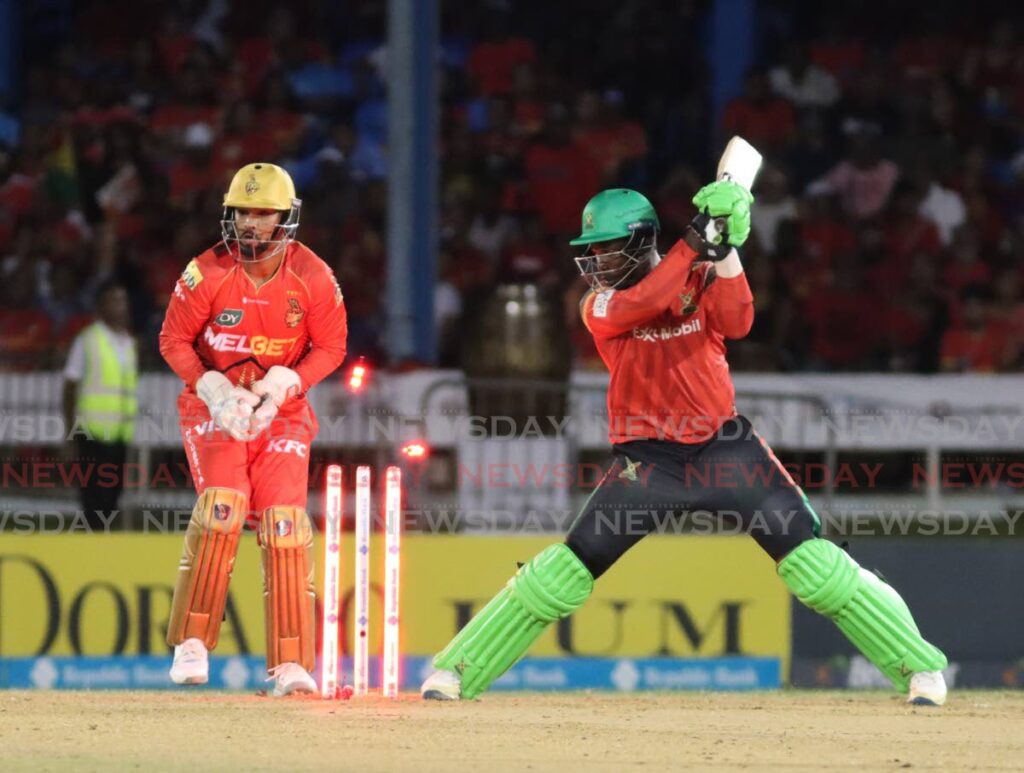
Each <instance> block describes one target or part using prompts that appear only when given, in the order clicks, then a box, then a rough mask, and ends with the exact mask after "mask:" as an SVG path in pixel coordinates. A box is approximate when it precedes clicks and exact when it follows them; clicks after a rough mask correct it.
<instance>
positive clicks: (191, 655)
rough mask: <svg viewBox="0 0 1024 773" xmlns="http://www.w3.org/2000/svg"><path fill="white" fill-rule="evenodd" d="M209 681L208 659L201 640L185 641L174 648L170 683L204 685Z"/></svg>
mask: <svg viewBox="0 0 1024 773" xmlns="http://www.w3.org/2000/svg"><path fill="white" fill-rule="evenodd" d="M209 679H210V659H209V655H208V654H207V652H206V645H205V644H203V640H202V639H185V641H183V642H182V643H181V644H178V645H175V647H174V662H173V663H172V664H171V681H172V682H174V683H175V684H206V683H207V682H208V681H209Z"/></svg>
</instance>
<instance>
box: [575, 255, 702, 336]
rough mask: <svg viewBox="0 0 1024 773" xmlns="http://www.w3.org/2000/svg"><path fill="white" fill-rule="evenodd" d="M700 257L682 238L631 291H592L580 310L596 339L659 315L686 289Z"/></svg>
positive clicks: (624, 330)
mask: <svg viewBox="0 0 1024 773" xmlns="http://www.w3.org/2000/svg"><path fill="white" fill-rule="evenodd" d="M696 257H697V253H696V252H694V251H693V250H692V249H690V247H689V245H687V244H686V242H684V241H678V242H676V245H675V246H674V247H673V248H672V249H671V250H669V252H668V255H666V256H665V259H664V260H662V261H661V263H659V264H658V265H657V266H655V267H654V270H653V271H651V273H650V274H648V275H647V276H646V277H644V278H643V279H642V280H641V281H640V282H638V283H637V284H635V285H634V286H633V287H630V288H629V289H628V290H605V291H604V292H600V293H589V294H588V295H586V296H585V297H584V299H583V303H582V306H581V309H580V311H581V313H582V314H583V322H584V324H585V325H586V326H587V329H588V330H589V331H590V332H591V333H592V334H593V335H594V337H595V338H611V337H613V336H617V335H622V334H623V333H626V332H628V331H630V330H632V329H633V328H634V327H636V326H637V325H639V324H641V323H643V322H646V321H647V320H649V319H652V318H653V317H656V316H658V315H659V314H661V313H662V312H663V311H664V310H665V309H667V308H668V307H669V306H671V305H672V302H673V301H674V300H675V299H676V297H677V296H678V295H679V293H680V292H681V291H682V288H683V286H684V285H685V284H686V277H687V274H688V273H689V271H690V266H692V265H693V261H694V258H696Z"/></svg>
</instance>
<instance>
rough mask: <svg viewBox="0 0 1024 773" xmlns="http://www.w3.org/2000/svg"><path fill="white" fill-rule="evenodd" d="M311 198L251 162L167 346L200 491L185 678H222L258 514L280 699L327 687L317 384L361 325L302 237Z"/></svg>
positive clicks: (188, 592)
mask: <svg viewBox="0 0 1024 773" xmlns="http://www.w3.org/2000/svg"><path fill="white" fill-rule="evenodd" d="M301 205H302V202H301V201H300V200H299V199H298V198H297V197H296V195H295V186H294V184H293V183H292V179H291V177H289V175H288V173H287V172H286V171H285V170H284V169H282V168H280V167H278V166H274V165H273V164H266V163H256V164H249V165H247V166H244V167H242V168H241V169H239V170H238V172H237V173H236V174H235V176H234V178H233V179H232V181H231V184H230V186H229V187H228V191H227V194H226V195H225V196H224V215H223V219H222V220H221V237H222V238H221V241H220V242H218V243H217V244H216V245H214V246H213V247H211V248H210V249H208V250H207V251H206V252H204V253H202V254H201V255H200V256H199V257H197V258H195V259H194V260H192V261H191V262H190V263H189V264H188V266H187V267H186V268H185V271H184V272H183V273H182V275H181V278H180V279H178V281H177V284H176V285H175V287H174V293H173V295H172V296H171V301H170V305H169V306H168V308H167V316H166V317H165V319H164V324H163V329H162V330H161V331H160V352H161V353H162V354H163V356H164V359H166V360H167V363H168V365H170V366H171V368H172V369H173V370H174V372H175V373H177V374H178V376H180V377H181V379H182V381H184V382H185V388H184V390H183V391H182V392H181V395H180V396H179V397H178V413H179V415H180V426H181V432H182V437H183V439H184V443H185V452H186V455H187V456H188V462H189V467H190V469H191V472H192V478H193V481H194V483H195V487H196V493H197V494H198V495H199V499H198V501H197V502H196V505H195V508H194V509H193V511H192V517H191V520H190V521H189V525H188V529H187V532H186V534H185V546H184V549H183V551H182V554H181V561H180V563H179V564H178V577H177V582H176V583H175V587H174V598H173V600H172V602H171V615H170V621H169V623H168V626H167V643H168V644H169V645H173V646H174V662H173V665H172V666H171V674H170V675H171V680H172V681H173V682H174V683H175V684H205V683H206V682H207V680H208V679H209V662H208V653H209V652H210V651H211V650H213V649H214V648H215V647H216V646H217V637H218V633H219V631H220V625H221V618H222V616H223V614H224V605H225V602H226V599H227V593H228V583H229V582H230V580H231V570H232V567H233V565H234V561H235V554H236V552H237V550H238V542H239V537H240V535H241V533H242V528H243V526H244V525H245V524H246V523H247V522H248V521H249V520H250V518H251V520H252V522H253V523H256V524H258V542H259V547H260V550H261V554H262V569H263V596H264V601H265V608H266V636H267V670H268V672H269V674H270V678H271V679H273V680H274V682H275V684H274V690H273V692H274V695H278V696H280V695H288V694H290V693H294V692H314V691H315V690H316V684H315V683H314V681H313V678H312V677H311V676H310V672H311V671H312V670H313V659H314V623H315V620H314V613H313V610H314V600H315V594H314V589H313V557H312V547H313V529H312V524H311V523H310V519H309V516H308V515H307V513H306V490H307V481H308V477H309V449H310V444H311V443H312V441H313V438H314V436H315V435H316V432H317V421H316V417H315V416H314V415H313V412H312V410H311V409H310V406H309V403H308V402H307V400H306V393H307V392H308V391H309V389H310V388H311V387H312V386H314V385H315V384H316V383H318V382H319V381H320V380H321V379H323V378H324V377H325V376H327V375H328V374H330V373H331V372H332V371H334V370H335V369H336V368H337V367H338V366H339V365H341V362H342V360H344V358H345V339H346V330H347V322H346V314H345V305H344V302H343V300H342V295H341V289H340V288H339V287H338V283H337V282H336V281H335V278H334V274H333V272H332V271H331V269H330V268H329V267H328V266H327V264H326V263H324V262H323V261H322V260H321V259H320V258H319V257H317V256H316V255H315V254H314V253H313V252H312V251H311V250H310V249H309V248H308V247H306V246H305V245H303V244H302V243H300V242H298V241H296V239H295V232H296V230H297V229H298V227H299V211H300V208H301Z"/></svg>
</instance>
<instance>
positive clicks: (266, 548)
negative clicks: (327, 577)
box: [260, 506, 316, 673]
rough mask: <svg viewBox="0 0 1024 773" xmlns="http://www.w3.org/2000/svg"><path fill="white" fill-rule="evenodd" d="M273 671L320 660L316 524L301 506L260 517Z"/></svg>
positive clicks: (269, 659) (310, 667)
mask: <svg viewBox="0 0 1024 773" xmlns="http://www.w3.org/2000/svg"><path fill="white" fill-rule="evenodd" d="M260 548H261V549H262V552H263V600H264V602H265V604H266V615H267V620H266V626H267V669H268V670H270V669H272V668H274V667H275V666H277V665H280V664H281V663H298V664H299V665H300V666H302V667H303V668H304V669H306V671H309V672H310V673H312V671H313V660H314V657H315V655H314V636H315V633H314V626H315V617H314V614H315V612H314V610H315V606H316V589H315V587H314V585H313V526H312V524H311V523H310V520H309V516H308V515H307V514H306V511H305V510H303V509H302V508H301V507H294V506H290V507H268V508H267V509H266V510H264V511H263V515H262V517H261V518H260Z"/></svg>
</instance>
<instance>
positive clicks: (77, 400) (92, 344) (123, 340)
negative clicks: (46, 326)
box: [63, 283, 138, 530]
mask: <svg viewBox="0 0 1024 773" xmlns="http://www.w3.org/2000/svg"><path fill="white" fill-rule="evenodd" d="M129 320H130V316H129V309H128V292H127V290H126V289H125V288H124V287H123V286H122V285H120V284H117V283H109V284H107V285H105V286H103V287H102V288H100V290H99V292H98V293H97V306H96V321H95V322H93V323H92V324H91V325H89V326H88V327H86V328H85V329H84V330H83V331H82V332H81V333H79V334H78V336H77V337H76V338H75V341H74V343H73V344H72V346H71V353H70V354H69V355H68V360H67V363H66V364H65V365H64V393H63V410H64V427H65V433H66V437H67V438H68V439H69V440H70V439H72V438H73V439H74V441H75V443H76V456H77V463H78V464H79V465H82V467H83V468H85V469H84V470H83V472H84V474H83V475H82V476H81V480H82V484H81V487H80V495H81V501H82V509H83V511H84V514H85V518H86V520H87V522H88V523H89V526H90V528H92V529H96V530H104V529H106V528H108V527H109V526H110V524H111V523H112V522H113V519H114V517H115V516H116V513H117V506H118V501H119V500H120V498H121V491H122V489H123V488H124V464H125V461H126V459H127V453H128V445H129V444H130V443H131V441H132V437H133V433H134V425H135V414H136V412H137V410H138V408H137V403H136V399H137V398H136V388H137V383H138V354H137V350H136V345H135V339H134V337H133V336H132V335H131V333H130V332H129V327H128V325H129Z"/></svg>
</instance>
